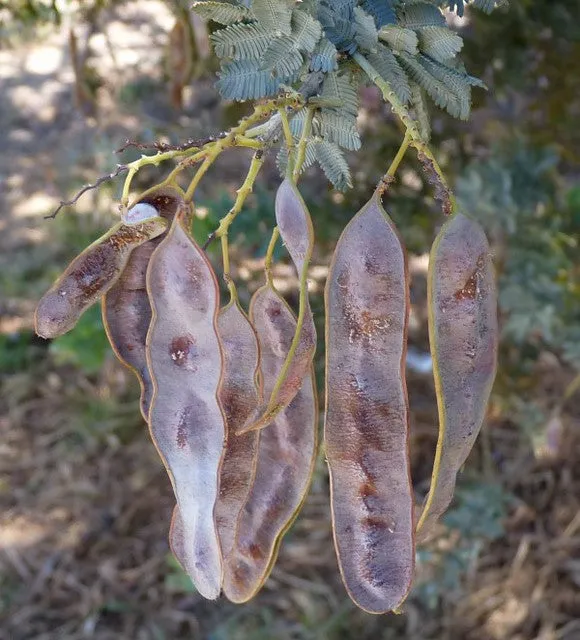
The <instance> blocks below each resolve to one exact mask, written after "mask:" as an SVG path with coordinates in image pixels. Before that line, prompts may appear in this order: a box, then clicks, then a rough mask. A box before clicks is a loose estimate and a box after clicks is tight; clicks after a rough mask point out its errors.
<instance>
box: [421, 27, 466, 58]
mask: <svg viewBox="0 0 580 640" xmlns="http://www.w3.org/2000/svg"><path fill="white" fill-rule="evenodd" d="M418 35H419V48H420V49H421V51H422V52H423V53H425V54H427V55H428V56H429V57H431V58H433V59H434V60H437V61H439V62H445V61H446V60H450V59H451V58H455V56H456V55H457V54H458V53H459V51H461V48H462V47H463V39H462V38H461V37H460V36H458V35H457V34H456V33H453V31H451V30H450V29H448V28H447V27H423V28H422V29H419V30H418Z"/></svg>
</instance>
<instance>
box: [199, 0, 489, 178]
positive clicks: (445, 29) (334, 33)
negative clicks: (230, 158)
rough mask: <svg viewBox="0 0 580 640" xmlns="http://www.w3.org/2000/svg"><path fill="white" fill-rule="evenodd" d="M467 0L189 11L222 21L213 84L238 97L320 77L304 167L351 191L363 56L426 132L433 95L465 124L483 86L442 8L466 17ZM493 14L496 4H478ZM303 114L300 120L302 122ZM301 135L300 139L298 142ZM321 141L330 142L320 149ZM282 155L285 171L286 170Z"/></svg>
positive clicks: (231, 3)
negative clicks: (358, 60)
mask: <svg viewBox="0 0 580 640" xmlns="http://www.w3.org/2000/svg"><path fill="white" fill-rule="evenodd" d="M464 4H465V3H464V1H463V0H459V1H458V0H446V2H441V1H440V0H422V1H420V2H417V1H415V0H413V1H404V0H359V1H357V0H304V1H303V2H294V1H293V0H252V1H249V0H248V1H241V0H217V1H214V0H211V1H208V0H203V1H200V2H195V3H194V4H193V10H194V11H196V12H197V13H198V14H200V15H201V16H203V17H204V18H206V19H208V20H212V21H213V22H214V23H217V27H218V28H217V29H216V30H214V32H213V34H212V36H211V40H212V42H213V45H214V50H215V53H216V55H217V57H218V58H219V61H220V71H219V79H218V81H217V87H218V89H219V91H220V93H221V95H222V96H223V97H224V98H226V99H232V100H240V101H244V100H257V99H261V98H269V97H273V96H275V95H277V94H279V93H280V92H282V91H284V90H288V88H290V87H292V88H294V89H295V88H298V87H299V86H300V85H301V83H303V82H304V81H305V80H306V79H307V78H308V76H309V74H312V73H316V72H318V73H321V74H323V80H322V84H321V91H320V98H321V100H320V106H319V108H318V109H317V110H316V113H315V115H314V120H313V126H312V131H313V136H314V137H315V140H313V141H312V142H311V143H310V144H309V148H308V160H309V161H311V162H315V161H316V162H318V163H319V164H321V166H322V168H323V170H324V172H325V174H326V175H327V177H328V178H329V179H330V180H331V182H333V184H334V186H335V187H337V188H340V189H344V188H346V187H348V186H349V184H350V182H351V180H350V174H349V173H348V166H347V165H346V161H345V160H344V158H343V155H342V150H357V149H359V148H360V145H361V141H360V137H359V134H358V131H357V127H356V117H357V114H358V110H359V103H358V89H359V86H360V85H361V84H362V83H364V82H365V81H366V76H365V75H364V74H362V73H360V70H357V67H356V65H354V64H353V56H355V55H362V56H364V57H365V58H366V60H367V61H368V62H369V63H370V64H371V65H372V66H373V67H374V69H375V70H376V71H377V72H378V74H379V75H380V77H381V78H382V79H383V80H385V81H387V82H388V83H389V85H390V86H391V88H392V90H393V91H394V93H395V95H396V97H397V99H398V100H399V101H400V103H402V104H403V105H406V106H408V107H410V108H411V109H412V112H413V113H414V115H415V117H416V118H417V120H418V121H419V124H420V129H421V131H422V132H423V133H424V135H428V132H429V130H430V128H429V124H428V109H427V106H426V103H425V101H426V97H427V96H428V97H429V98H430V99H431V100H432V101H433V102H434V103H435V104H436V105H437V106H438V107H440V108H442V109H445V110H446V111H447V112H448V113H449V114H450V115H451V116H453V117H456V118H460V119H463V120H466V119H467V118H468V117H469V112H470V106H471V88H472V87H474V86H476V87H484V85H483V83H482V82H481V81H480V80H479V79H477V78H474V77H473V76H471V75H469V74H468V73H467V71H466V70H465V68H464V67H463V65H462V63H461V62H460V60H459V59H458V53H459V52H460V51H461V48H462V46H463V40H462V38H461V36H460V35H458V34H457V33H456V32H455V31H453V30H452V29H451V28H450V27H449V26H448V25H447V21H446V18H445V15H444V11H443V10H444V9H446V10H449V11H455V12H457V14H458V15H460V16H461V15H463V11H464ZM472 4H473V5H474V6H475V7H478V8H480V9H482V10H484V11H491V10H492V9H493V7H494V6H495V4H496V3H495V2H494V0H472ZM303 115H304V114H300V113H298V115H297V116H296V117H297V118H298V119H300V118H302V117H303ZM299 133H300V132H299V131H298V132H297V135H296V137H297V138H298V135H299ZM317 142H324V143H325V144H324V145H320V144H316V143H317ZM285 156H286V152H285V151H284V149H282V151H281V153H280V156H279V165H280V166H281V168H283V167H284V166H285Z"/></svg>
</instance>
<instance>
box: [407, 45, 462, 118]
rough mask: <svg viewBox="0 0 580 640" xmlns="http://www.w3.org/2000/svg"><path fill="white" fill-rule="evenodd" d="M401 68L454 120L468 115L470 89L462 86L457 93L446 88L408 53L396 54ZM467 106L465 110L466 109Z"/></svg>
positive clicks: (420, 62) (445, 85) (418, 60)
mask: <svg viewBox="0 0 580 640" xmlns="http://www.w3.org/2000/svg"><path fill="white" fill-rule="evenodd" d="M398 56H399V61H400V63H401V66H402V67H403V69H405V71H406V72H407V73H408V75H409V77H410V78H411V79H412V80H413V81H414V82H416V83H417V84H418V85H419V86H420V87H421V88H422V89H424V90H425V92H426V93H427V95H428V96H429V97H430V98H431V99H432V100H433V102H435V104H436V105H437V106H438V107H441V108H443V109H446V110H447V111H448V112H449V114H450V115H452V116H453V117H454V118H462V119H465V118H466V117H467V116H468V114H469V104H470V94H471V92H470V87H469V85H467V84H466V85H464V86H462V87H461V90H460V91H459V93H458V92H457V91H456V90H454V89H452V88H450V87H449V86H447V84H446V83H445V82H443V81H442V80H441V79H440V78H438V77H435V76H434V75H433V74H432V73H431V70H429V69H427V68H425V66H424V65H423V64H422V62H423V60H421V59H420V58H419V57H415V56H411V55H409V54H408V53H405V52H401V53H399V54H398ZM466 105H467V109H466Z"/></svg>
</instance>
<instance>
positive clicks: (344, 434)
mask: <svg viewBox="0 0 580 640" xmlns="http://www.w3.org/2000/svg"><path fill="white" fill-rule="evenodd" d="M325 302H326V419H325V427H324V438H325V447H326V458H327V462H328V468H329V472H330V489H331V503H332V524H333V531H334V543H335V547H336V553H337V556H338V564H339V567H340V572H341V574H342V579H343V581H344V584H345V586H346V589H347V591H348V593H349V595H350V597H351V598H352V599H353V601H354V602H355V603H356V604H357V605H358V606H359V607H361V608H362V609H364V610H365V611H367V612H368V613H386V612H388V611H391V610H393V609H396V608H397V607H398V606H399V605H400V604H401V603H402V601H403V600H404V599H405V597H406V595H407V593H408V591H409V589H410V586H411V580H412V576H413V567H414V558H415V548H414V547H415V544H414V539H413V538H414V536H413V519H412V513H413V490H412V484H411V477H410V464H409V415H408V414H409V409H408V401H407V389H406V383H405V353H406V344H407V324H408V317H409V278H408V270H407V257H406V253H405V250H404V247H403V245H402V243H401V240H400V238H399V235H398V233H397V231H396V229H395V227H394V225H393V223H392V221H391V219H390V218H389V216H388V215H387V214H386V212H385V210H384V209H383V207H382V205H381V203H380V195H379V194H378V193H377V192H375V194H374V195H373V197H372V198H371V199H370V201H369V202H368V203H367V204H366V205H365V206H364V207H363V208H362V209H361V211H359V212H358V213H357V215H356V216H355V217H354V218H353V219H352V220H351V221H350V222H349V224H348V225H347V227H346V229H345V230H344V231H343V233H342V235H341V237H340V239H339V241H338V243H337V245H336V250H335V252H334V256H333V258H332V262H331V265H330V271H329V274H328V280H327V284H326V291H325Z"/></svg>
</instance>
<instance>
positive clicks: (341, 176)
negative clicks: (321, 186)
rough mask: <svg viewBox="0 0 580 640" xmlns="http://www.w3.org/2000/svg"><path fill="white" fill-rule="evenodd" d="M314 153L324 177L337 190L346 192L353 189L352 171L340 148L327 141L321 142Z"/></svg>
mask: <svg viewBox="0 0 580 640" xmlns="http://www.w3.org/2000/svg"><path fill="white" fill-rule="evenodd" d="M314 153H315V154H316V160H317V162H318V164H319V165H320V167H321V168H322V171H324V175H325V176H326V177H327V178H328V180H329V181H330V182H332V184H333V185H334V187H335V188H336V189H338V190H339V191H346V190H347V189H349V188H350V187H352V179H351V176H350V170H349V168H348V164H347V162H346V159H345V157H344V155H343V154H342V151H341V150H340V147H338V146H337V145H335V144H333V143H332V142H328V141H327V140H320V141H317V142H316V144H315V146H314Z"/></svg>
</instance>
